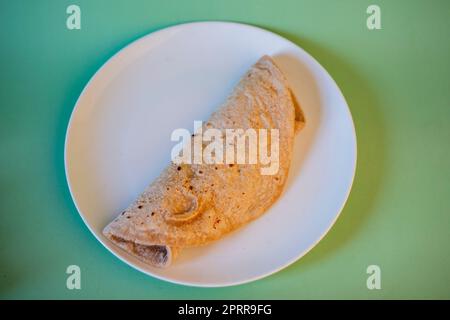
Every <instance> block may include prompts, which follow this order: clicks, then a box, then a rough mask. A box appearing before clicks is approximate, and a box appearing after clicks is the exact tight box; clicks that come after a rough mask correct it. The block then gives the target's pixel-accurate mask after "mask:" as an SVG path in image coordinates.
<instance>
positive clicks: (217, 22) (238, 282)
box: [64, 20, 358, 288]
mask: <svg viewBox="0 0 450 320" xmlns="http://www.w3.org/2000/svg"><path fill="white" fill-rule="evenodd" d="M208 24H215V25H233V26H238V27H241V28H248V29H253V30H255V31H258V32H263V33H267V34H269V35H271V36H274V37H278V38H281V39H283V40H284V41H287V42H288V43H289V44H291V45H293V46H294V47H296V48H297V49H298V50H300V51H302V52H303V54H305V55H306V56H307V57H308V58H309V59H311V61H313V62H314V63H315V64H316V66H317V67H319V69H321V71H322V72H324V74H326V76H327V77H328V78H329V79H330V80H331V83H332V85H333V86H334V88H335V90H336V92H337V93H338V94H339V96H340V98H341V99H342V101H343V102H344V103H345V107H346V108H345V110H346V113H347V116H348V118H349V119H350V124H351V132H352V138H353V139H352V140H353V146H352V149H353V150H354V157H353V159H352V160H353V168H352V176H351V179H350V182H349V185H348V188H347V190H346V194H345V197H344V198H343V200H342V203H341V206H340V208H339V209H338V210H337V213H336V215H335V217H334V219H333V221H332V222H331V223H330V224H329V226H328V227H327V228H326V230H324V231H323V232H322V234H321V236H320V237H318V238H317V239H316V240H315V241H314V242H313V243H312V244H311V245H310V246H309V247H308V248H307V249H305V250H303V252H301V253H300V254H299V255H297V256H296V257H294V258H292V259H290V260H287V261H286V262H285V263H284V264H282V265H281V266H279V267H278V268H275V269H273V270H271V271H269V272H266V273H263V274H260V275H257V276H254V277H249V278H247V279H244V280H236V281H224V282H221V283H199V282H195V281H180V280H176V279H172V278H170V277H165V276H161V275H159V274H155V273H152V272H150V271H149V270H145V269H143V268H141V267H140V266H138V265H136V264H134V263H133V262H131V261H128V260H127V259H125V258H124V257H122V256H120V255H118V254H116V253H115V252H114V251H113V250H112V249H111V248H109V247H108V246H107V245H106V244H105V243H104V241H103V239H101V238H100V237H99V236H97V234H96V232H95V231H94V230H93V228H92V227H91V225H90V224H89V223H88V221H87V219H86V217H85V214H84V213H83V212H82V211H81V210H80V208H79V206H78V204H77V201H76V199H75V196H74V193H73V191H72V187H71V182H70V178H69V172H68V156H67V149H68V142H69V133H70V131H71V128H72V124H73V117H74V114H75V113H76V111H77V109H78V106H79V103H80V101H81V99H82V97H83V96H84V95H85V94H86V92H87V90H88V88H89V87H90V86H91V84H92V82H93V81H94V79H95V78H96V76H97V75H98V74H100V73H101V72H102V71H103V70H104V69H105V68H106V67H107V66H108V65H109V64H111V63H112V62H113V61H114V60H116V59H117V58H118V57H119V56H120V55H121V54H123V52H125V51H126V49H130V48H131V47H132V46H135V45H136V44H138V43H139V42H141V41H145V39H147V38H150V37H153V36H156V35H157V34H159V33H162V32H167V31H169V30H174V29H178V28H183V27H186V26H190V25H208ZM357 145H358V144H357V136H356V129H355V123H354V121H353V117H352V114H351V111H350V107H349V105H348V102H347V100H346V99H345V96H344V94H343V93H342V91H341V89H340V88H339V86H338V85H337V83H336V81H335V80H334V79H333V77H332V76H331V75H330V74H329V73H328V71H327V70H326V69H325V68H324V67H323V66H322V65H321V64H320V63H319V62H318V61H317V60H316V59H315V58H314V57H313V56H312V55H311V54H309V53H308V52H307V51H306V50H305V49H303V48H302V47H300V46H299V45H297V44H296V43H294V42H292V41H291V40H289V39H286V38H285V37H283V36H281V35H279V34H277V33H275V32H272V31H270V30H267V29H264V28H262V27H258V26H255V25H252V24H247V23H241V22H233V21H223V20H204V21H195V22H186V23H179V24H174V25H170V26H167V27H164V28H162V29H158V30H155V31H151V32H149V33H147V34H145V35H143V36H141V37H139V38H137V39H135V40H133V41H131V42H130V43H128V44H127V45H125V46H124V47H122V48H120V49H119V50H118V51H117V52H115V53H114V54H113V55H112V56H111V57H109V58H108V59H107V60H106V61H105V62H104V63H103V64H102V65H101V66H100V68H98V69H97V70H96V71H95V72H94V74H93V75H92V76H91V77H90V78H89V80H88V81H87V83H86V84H85V85H84V87H83V89H82V90H81V92H80V95H79V96H78V98H77V100H76V102H75V104H74V107H73V109H72V111H71V113H70V117H69V121H68V123H67V129H66V133H65V138H64V174H65V178H66V183H67V186H68V189H69V193H70V196H71V199H72V202H73V204H74V205H75V208H76V209H77V212H78V214H79V216H80V217H81V219H82V221H83V223H84V224H85V225H86V227H87V228H88V230H89V231H90V232H91V233H92V234H93V235H94V237H95V238H96V239H97V241H98V242H100V243H101V244H102V246H103V247H105V248H106V249H107V250H108V251H109V252H110V253H112V254H113V255H114V256H115V257H117V258H119V259H120V260H121V261H122V262H124V263H125V264H127V265H128V266H130V267H132V268H133V269H135V270H138V271H140V272H142V273H144V274H146V275H148V276H151V277H153V278H156V279H158V280H162V281H167V282H170V283H174V284H178V285H184V286H189V287H204V288H220V287H230V286H237V285H242V284H246V283H250V282H253V281H256V280H259V279H262V278H265V277H268V276H270V275H273V274H275V273H277V272H279V271H281V270H283V269H285V268H287V267H288V266H290V265H291V264H293V263H295V262H296V261H298V260H300V259H301V258H303V257H304V256H305V255H306V254H307V253H309V252H310V251H311V250H312V249H313V248H314V247H315V246H316V245H317V244H318V243H319V242H320V241H321V240H322V239H323V238H324V237H325V236H326V235H327V234H328V232H329V231H330V230H331V228H332V227H333V226H334V224H335V223H336V221H337V219H338V218H339V216H340V215H341V213H342V210H343V209H344V207H345V205H346V203H347V201H348V198H349V196H350V192H351V190H352V187H353V183H354V180H355V175H356V167H357V158H358V148H357Z"/></svg>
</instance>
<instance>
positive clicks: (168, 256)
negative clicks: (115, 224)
mask: <svg viewBox="0 0 450 320" xmlns="http://www.w3.org/2000/svg"><path fill="white" fill-rule="evenodd" d="M103 235H104V236H105V237H107V238H108V239H109V240H110V241H112V242H113V243H114V244H115V245H117V246H118V247H120V248H122V249H123V250H125V251H127V252H128V253H131V254H132V255H133V256H135V257H136V258H138V259H139V260H141V261H143V262H145V263H147V264H150V265H152V266H154V267H158V268H165V267H167V266H169V265H170V264H171V263H172V261H173V260H174V259H175V257H176V256H177V253H178V250H177V249H176V248H175V247H170V246H167V245H159V244H140V243H137V242H136V241H134V240H127V239H125V238H121V237H118V236H116V235H114V233H113V232H112V230H111V228H109V226H107V227H106V228H105V229H103Z"/></svg>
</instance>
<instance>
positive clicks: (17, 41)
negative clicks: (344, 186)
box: [0, 0, 450, 299]
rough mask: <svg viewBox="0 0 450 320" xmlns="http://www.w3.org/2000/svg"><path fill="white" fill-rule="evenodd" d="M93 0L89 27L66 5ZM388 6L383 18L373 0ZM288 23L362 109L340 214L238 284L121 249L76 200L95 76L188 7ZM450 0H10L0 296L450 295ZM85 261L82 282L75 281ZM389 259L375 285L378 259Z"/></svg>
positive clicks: (84, 12)
mask: <svg viewBox="0 0 450 320" xmlns="http://www.w3.org/2000/svg"><path fill="white" fill-rule="evenodd" d="M70 4H77V5H79V6H80V8H81V30H68V29H67V28H66V19H67V16H68V15H67V14H66V8H67V6H68V5H70ZM370 4H377V5H379V6H380V8H381V21H382V29H381V30H372V31H370V30H368V28H367V27H366V19H367V17H368V14H367V13H366V9H367V7H368V5H370ZM201 20H224V21H236V22H243V23H249V24H253V25H256V26H259V27H262V28H266V29H268V30H271V31H274V32H276V33H278V34H280V35H282V36H284V37H286V38H287V39H289V40H292V41H293V42H295V43H297V44H298V45H299V46H301V47H302V48H304V49H305V50H306V51H308V52H309V53H310V54H312V55H313V56H314V57H315V58H316V59H317V60H318V61H319V62H320V63H321V64H322V65H323V66H324V67H325V68H326V69H327V70H328V71H329V73H330V74H331V75H332V77H333V78H334V79H335V80H336V82H337V83H338V85H339V86H340V88H341V89H342V91H343V93H344V95H345V97H346V99H347V101H348V103H349V105H350V109H351V112H352V115H353V119H354V122H355V126H356V132H357V139H358V165H357V172H356V178H355V182H354V184H353V189H352V192H351V195H350V198H349V200H348V202H347V204H346V206H345V208H344V210H343V212H342V214H341V216H340V218H339V219H338V221H337V223H336V224H335V225H334V227H333V228H332V230H331V231H330V232H329V233H328V234H327V236H326V237H325V238H324V239H323V240H322V241H321V242H320V243H319V244H318V245H317V246H316V247H315V248H314V249H313V250H312V251H310V252H309V253H308V254H307V255H306V256H305V257H303V258H302V259H301V260H299V261H297V262H296V263H294V264H293V265H291V266H289V267H288V268H286V269H284V270H282V271H281V272H278V273H276V274H274V275H272V276H270V277H267V278H264V279H262V280H258V281H256V282H252V283H249V284H245V285H240V286H235V287H226V288H212V289H206V288H192V287H186V286H180V285H175V284H171V283H167V282H163V281H160V280H157V279H154V278H152V277H149V276H147V275H145V274H142V273H140V272H138V271H136V270H134V269H132V268H131V267H129V266H127V265H126V264H124V263H122V262H120V261H119V260H118V259H117V258H116V257H114V256H113V255H112V254H111V253H109V252H108V251H107V250H106V249H104V248H103V246H102V245H101V244H100V243H99V242H98V241H97V240H96V239H95V238H94V236H93V235H92V234H91V233H90V232H89V231H88V229H87V228H86V226H85V225H84V224H83V222H82V220H81V218H80V216H79V215H78V213H77V210H76V208H75V206H74V204H73V202H72V200H71V197H70V194H69V191H68V187H67V184H66V180H65V174H64V162H63V151H64V135H65V131H66V127H67V123H68V120H69V117H70V114H71V111H72V109H73V107H74V104H75V101H76V99H77V97H78V96H79V94H80V92H81V90H82V89H83V87H84V86H85V84H86V83H87V81H88V80H89V78H90V77H91V76H92V75H93V74H94V72H95V71H96V70H97V69H98V68H99V67H100V66H101V65H102V64H103V63H104V62H105V61H106V60H107V59H108V58H109V57H111V55H113V54H114V53H115V52H117V51H118V50H119V49H121V48H122V47H124V46H125V45H127V44H129V43H130V42H131V41H133V40H135V39H138V38H139V37H141V36H143V35H145V34H147V33H150V32H152V31H155V30H159V29H161V28H164V27H167V26H171V25H175V24H178V23H183V22H190V21H201ZM449 35H450V1H445V0H444V1H437V0H435V1H406V0H403V1H400V0H397V1H377V0H370V1H366V0H362V1H361V0H354V1H351V0H343V1H331V0H329V1H324V0H314V1H313V0H311V1H300V0H291V1H265V0H252V1H243V0H227V1H219V0H205V1H200V0H199V1H174V0H165V1H144V0H142V1H125V0H124V1H106V0H90V1H87V0H83V1H81V0H71V1H66V0H64V1H59V0H58V1H57V0H54V1H6V0H0V40H1V42H0V46H1V50H0V61H1V69H0V189H1V193H0V196H1V198H0V214H1V215H0V243H1V246H0V297H1V298H4V299H13V298H57V299H60V298H61V299H62V298H67V299H81V298H88V299H90V298H138V299H141V298H145V299H147V298H148V299H171V298H177V299H183V298H187V299H191V298H198V299H203V298H210V299H216V298H226V299H231V298H243V299H246V298H255V299H258V298H263V299H309V298H338V299H340V298H341V299H346V298H356V299H380V298H450V255H449V254H450V249H449V245H450V161H449V157H450V149H449V144H450V125H449V120H450V105H449V101H450V80H449V77H450V59H449V57H450V41H449ZM71 264H76V265H78V266H80V268H81V272H82V277H81V284H82V288H81V290H68V289H67V288H66V278H67V274H66V268H67V266H68V265H71ZM372 264H376V265H378V266H380V268H381V286H382V288H381V290H368V289H367V287H366V279H367V277H368V275H367V273H366V268H367V266H368V265H372Z"/></svg>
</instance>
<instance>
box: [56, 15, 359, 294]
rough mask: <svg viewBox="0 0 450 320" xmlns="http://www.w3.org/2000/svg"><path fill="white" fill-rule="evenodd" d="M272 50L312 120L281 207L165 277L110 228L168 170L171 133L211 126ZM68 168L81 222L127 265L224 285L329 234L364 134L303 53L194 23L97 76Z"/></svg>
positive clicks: (263, 272) (231, 28) (263, 37)
mask: <svg viewBox="0 0 450 320" xmlns="http://www.w3.org/2000/svg"><path fill="white" fill-rule="evenodd" d="M264 54H269V55H271V56H273V57H274V58H275V60H276V62H277V64H278V65H279V66H280V67H281V69H282V70H283V71H284V73H285V74H286V76H287V78H288V80H289V83H290V84H291V86H292V88H293V91H294V93H295V95H296V96H297V98H298V100H299V102H300V104H301V105H302V107H303V110H304V113H305V116H306V121H307V125H306V127H305V129H304V130H303V131H302V132H301V133H300V134H299V135H298V136H297V138H296V141H295V150H294V158H293V161H292V166H291V171H290V176H289V179H288V182H287V185H286V187H285V190H284V193H283V194H282V196H281V197H280V199H279V200H278V201H277V202H276V203H275V204H274V205H273V206H272V207H271V209H270V210H269V211H268V212H267V213H266V214H265V215H263V216H262V217H261V218H259V219H257V220H256V221H254V222H252V223H250V224H249V225H247V226H245V227H243V228H241V229H239V230H238V231H236V232H234V233H232V234H230V235H228V236H226V237H225V238H223V239H221V240H220V241H217V242H216V243H213V244H211V245H208V246H204V247H201V248H195V249H188V250H185V251H184V252H182V254H181V256H180V257H179V259H178V260H176V262H175V263H174V264H173V265H172V266H170V267H169V268H167V269H157V268H152V267H150V266H148V265H146V264H144V263H142V262H140V261H139V260H137V259H135V258H134V257H132V256H131V255H129V254H127V253H126V252H124V251H122V250H121V249H119V248H117V247H116V246H114V245H113V244H111V243H110V242H109V241H108V240H107V239H105V238H104V237H103V235H102V233H101V231H102V229H103V227H104V226H105V225H106V224H107V223H109V222H110V221H111V220H112V219H113V218H114V217H115V216H116V215H118V214H119V213H120V212H121V211H122V210H124V208H126V207H127V206H128V205H129V204H130V202H131V201H133V200H134V199H135V198H136V197H137V196H138V195H139V193H140V192H141V191H143V190H144V188H145V187H146V186H147V184H148V183H149V182H151V181H152V180H153V179H154V178H156V177H157V176H158V175H159V173H160V172H161V170H162V169H163V168H164V167H165V166H166V165H167V164H168V163H169V161H170V151H171V148H172V147H173V146H174V144H175V143H174V142H171V141H170V135H171V132H172V131H173V130H174V129H175V128H188V129H193V121H194V120H206V119H207V118H208V117H209V115H210V114H211V112H212V111H213V110H215V109H216V108H217V107H218V106H219V105H220V104H221V103H222V102H223V101H224V100H225V98H226V97H227V95H228V94H229V93H230V91H231V90H232V88H233V86H234V85H235V84H236V83H237V81H238V80H239V78H240V76H241V75H242V74H243V73H244V72H245V71H246V70H247V69H248V68H249V67H250V66H251V65H252V64H253V63H255V62H256V60H258V58H259V57H261V56H262V55H264ZM65 166H66V176H67V181H68V184H69V188H70V192H71V194H72V197H73V200H74V202H75V205H76V207H77V209H78V211H79V213H80V215H81V217H82V218H83V221H84V222H85V223H86V225H87V226H88V228H89V229H90V230H91V231H92V233H93V234H94V235H95V236H96V237H97V239H98V240H99V241H100V242H101V243H102V244H103V245H104V246H105V247H106V248H108V249H109V250H110V251H111V252H112V253H113V254H114V255H116V256H117V257H118V258H120V259H121V260H123V261H124V262H126V263H128V264H129V265H130V266H132V267H134V268H136V269H138V270H140V271H142V272H144V273H146V274H149V275H151V276H154V277H156V278H159V279H163V280H167V281H170V282H175V283H179V284H185V285H194V286H205V287H213V286H227V285H235V284H240V283H245V282H249V281H252V280H256V279H259V278H262V277H264V276H267V275H269V274H272V273H274V272H276V271H279V270H281V269H283V268H284V267H286V266H288V265H289V264H291V263H293V262H294V261H296V260H297V259H299V258H300V257H302V256H303V255H304V254H305V253H306V252H308V251H309V250H310V249H311V248H312V247H314V245H316V244H317V242H318V241H319V240H320V239H321V238H322V237H323V236H324V235H325V234H326V232H327V231H328V230H329V229H330V227H331V226H332V225H333V223H334V222H335V220H336V218H337V217H338V215H339V213H340V211H341V209H342V207H343V205H344V203H345V201H346V199H347V197H348V194H349V191H350V188H351V185H352V181H353V176H354V172H355V166H356V137H355V131H354V127H353V122H352V118H351V115H350V112H349V109H348V106H347V104H346V102H345V99H344V97H343V95H342V94H341V92H340V90H339V88H338V87H337V85H336V83H335V82H334V81H333V79H332V78H331V77H330V75H329V74H328V73H327V72H326V71H325V69H324V68H322V67H321V66H320V65H319V63H318V62H317V61H315V60H314V59H313V58H312V57H311V56H310V55H309V54H307V53H306V52H305V51H303V50H302V49H301V48H299V47H298V46H297V45H295V44H293V43H292V42H290V41H288V40H286V39H284V38H282V37H280V36H278V35H276V34H273V33H271V32H268V31H266V30H263V29H259V28H256V27H253V26H248V25H243V24H236V23H225V22H199V23H188V24H182V25H178V26H174V27H170V28H167V29H164V30H161V31H158V32H154V33H152V34H149V35H147V36H145V37H143V38H141V39H139V40H137V41H135V42H133V43H132V44H130V45H129V46H127V47H126V48H124V49H123V50H121V51H120V52H119V53H117V54H116V55H115V56H113V57H112V58H111V59H110V60H109V61H108V62H107V63H106V64H105V65H104V66H103V67H102V68H100V70H99V71H98V72H97V73H96V74H95V75H94V77H93V78H92V79H91V80H90V81H89V83H88V84H87V86H86V87H85V89H84V90H83V92H82V93H81V95H80V97H79V99H78V101H77V103H76V106H75V109H74V111H73V114H72V116H71V119H70V123H69V126H68V129H67V136H66V145H65ZM300 272H301V271H300Z"/></svg>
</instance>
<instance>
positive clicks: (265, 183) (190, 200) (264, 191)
mask: <svg viewBox="0 0 450 320" xmlns="http://www.w3.org/2000/svg"><path fill="white" fill-rule="evenodd" d="M304 123H305V121H304V117H303V113H302V111H301V109H300V107H299V105H298V104H297V102H296V100H295V97H294V95H293V94H292V92H291V90H290V88H289V85H288V83H287V80H286V78H285V77H284V75H283V74H282V72H281V70H280V69H279V68H278V67H277V66H276V64H275V63H274V61H273V60H272V59H271V58H270V57H268V56H263V57H262V58H261V59H260V60H259V61H258V62H257V63H256V64H255V65H253V66H252V67H251V68H250V70H248V71H247V73H246V74H245V75H244V76H243V77H242V78H241V80H240V81H239V83H238V84H237V86H236V87H235V89H234V90H233V92H232V93H231V95H230V96H229V97H228V99H227V100H226V101H225V103H224V104H223V105H222V106H221V107H220V108H219V109H218V110H217V111H216V112H215V113H213V114H212V115H211V117H210V119H209V120H208V122H207V123H206V124H205V127H206V128H216V129H220V130H225V129H229V128H231V129H233V128H236V129H237V128H241V129H244V130H245V129H248V128H254V129H278V130H279V169H278V172H277V173H276V174H273V175H263V174H261V170H260V168H261V167H262V164H261V163H256V164H234V165H233V164H205V163H203V164H175V163H173V162H172V163H171V164H170V165H169V166H168V167H167V168H166V169H165V170H164V171H163V172H162V173H161V175H160V176H159V177H158V178H157V179H156V180H155V181H154V182H153V183H151V184H150V185H149V186H148V187H147V188H146V190H145V191H144V192H143V193H142V194H141V195H140V196H139V197H138V199H137V200H136V201H135V202H134V203H132V204H131V205H130V207H129V208H128V209H126V210H125V211H124V212H122V213H121V214H120V215H119V216H118V217H117V218H116V219H115V220H114V221H112V222H111V223H110V224H109V225H107V226H106V228H105V229H104V231H103V233H104V235H105V236H106V237H107V238H109V239H110V240H111V241H112V242H114V243H115V244H116V245H118V246H119V247H121V248H123V249H124V250H126V251H127V252H129V253H131V254H132V255H134V256H136V257H137V258H139V259H141V260H143V261H144V262H146V263H148V264H150V265H153V266H157V267H165V266H168V265H169V264H170V263H171V261H173V259H174V258H175V257H176V255H177V253H178V252H179V251H180V250H182V249H183V248H187V247H193V246H200V245H204V244H207V243H209V242H211V241H214V240H217V239H219V238H221V237H222V236H224V235H225V234H227V233H228V232H231V231H233V230H235V229H237V228H239V227H240V226H242V225H244V224H246V223H248V222H250V221H252V220H253V219H255V218H257V217H259V216H260V215H261V214H263V213H264V212H265V211H266V210H267V208H268V207H269V206H271V205H272V204H273V203H274V202H275V201H276V199H277V198H278V197H279V196H280V193H281V191H282V189H283V186H284V184H285V182H286V179H287V175H288V171H289V165H290V161H291V156H292V149H293V141H294V136H295V132H296V131H298V130H299V129H300V128H302V127H303V125H304ZM269 143H270V142H269ZM269 150H270V149H269Z"/></svg>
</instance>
